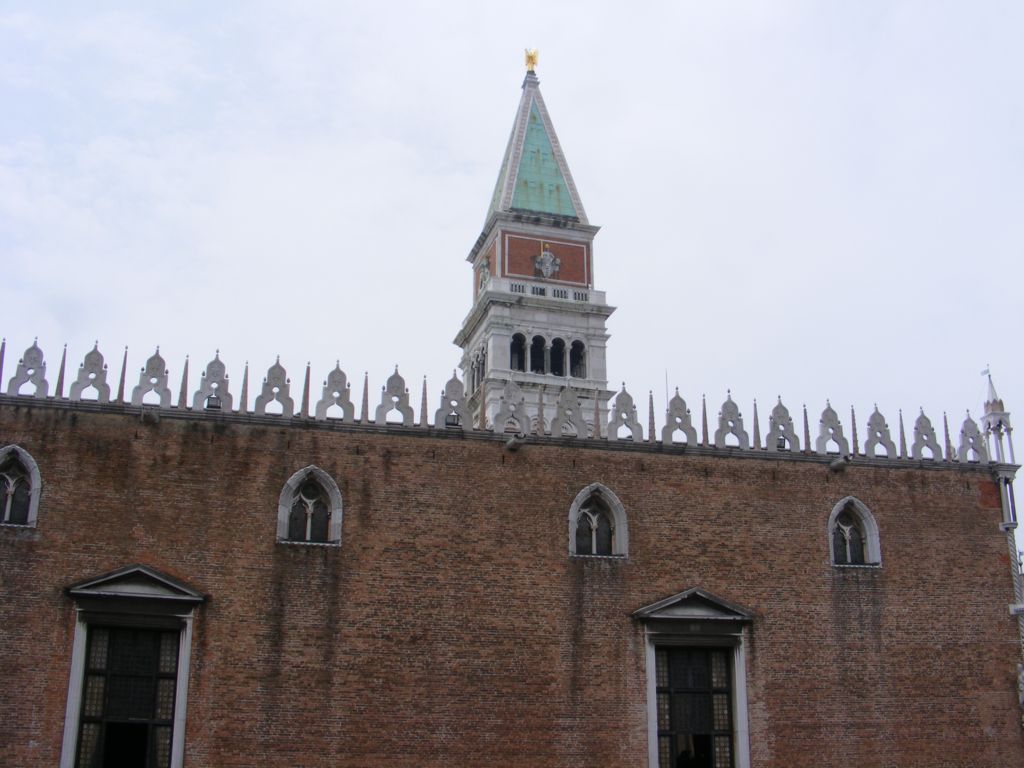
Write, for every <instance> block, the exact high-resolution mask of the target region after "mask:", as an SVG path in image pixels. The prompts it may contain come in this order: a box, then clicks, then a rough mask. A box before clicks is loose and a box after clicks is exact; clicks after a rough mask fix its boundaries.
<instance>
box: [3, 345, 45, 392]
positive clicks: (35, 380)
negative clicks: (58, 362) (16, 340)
mask: <svg viewBox="0 0 1024 768" xmlns="http://www.w3.org/2000/svg"><path fill="white" fill-rule="evenodd" d="M38 341H39V340H38V339H36V340H35V341H33V342H32V346H31V347H29V348H28V349H26V350H25V354H24V355H23V356H22V358H21V360H19V361H18V367H17V369H15V371H14V375H13V376H12V377H11V380H10V382H9V383H8V384H7V394H8V395H18V394H20V392H19V390H20V389H21V388H22V386H24V385H25V384H32V385H33V386H34V387H35V391H34V392H33V393H32V394H31V395H27V397H46V394H47V392H48V391H49V389H50V384H49V382H47V381H46V361H45V360H43V350H41V349H40V348H39V343H38Z"/></svg>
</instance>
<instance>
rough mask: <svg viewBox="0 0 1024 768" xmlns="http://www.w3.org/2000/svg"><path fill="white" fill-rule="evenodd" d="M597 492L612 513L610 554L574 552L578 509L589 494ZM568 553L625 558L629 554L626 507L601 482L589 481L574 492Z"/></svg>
mask: <svg viewBox="0 0 1024 768" xmlns="http://www.w3.org/2000/svg"><path fill="white" fill-rule="evenodd" d="M594 494H598V495H599V496H600V497H601V499H602V500H603V501H604V502H605V503H606V504H607V506H608V509H609V511H610V512H611V513H612V524H613V526H614V529H613V531H614V533H613V536H612V553H611V554H610V555H588V554H582V553H577V552H576V523H577V520H578V519H579V516H580V511H581V509H582V507H583V505H584V504H586V503H587V502H588V501H589V500H590V498H591V496H593V495H594ZM569 555H570V556H571V557H615V558H625V557H628V556H629V523H628V522H627V520H626V508H625V507H624V506H623V505H622V502H621V501H619V497H618V496H616V495H615V493H614V492H613V491H612V490H611V489H610V488H608V487H607V486H606V485H603V484H602V483H591V484H590V485H588V486H587V487H586V488H584V489H583V490H582V491H580V492H579V493H577V494H576V498H575V499H573V502H572V504H571V505H570V506H569Z"/></svg>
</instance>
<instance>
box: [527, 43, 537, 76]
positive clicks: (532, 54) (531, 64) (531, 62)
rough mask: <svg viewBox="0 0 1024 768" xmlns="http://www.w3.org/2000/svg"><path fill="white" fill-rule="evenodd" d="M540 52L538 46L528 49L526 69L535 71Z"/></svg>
mask: <svg viewBox="0 0 1024 768" xmlns="http://www.w3.org/2000/svg"><path fill="white" fill-rule="evenodd" d="M538 56H540V53H539V52H538V51H537V49H536V48H527V49H526V71H527V72H533V71H534V70H535V69H536V68H537V58H538Z"/></svg>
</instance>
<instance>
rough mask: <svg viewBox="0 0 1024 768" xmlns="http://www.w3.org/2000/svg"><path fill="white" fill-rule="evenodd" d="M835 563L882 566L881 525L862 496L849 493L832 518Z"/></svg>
mask: <svg viewBox="0 0 1024 768" xmlns="http://www.w3.org/2000/svg"><path fill="white" fill-rule="evenodd" d="M828 535H829V548H830V551H831V554H832V564H833V565H881V564H882V556H881V551H880V547H879V540H878V525H877V524H876V523H875V518H874V515H872V514H871V511H870V510H869V509H868V508H867V507H866V506H865V505H864V504H863V502H861V501H860V500H859V499H855V498H854V497H852V496H847V497H846V498H845V499H843V500H842V501H840V502H839V503H838V504H836V506H835V508H834V509H833V510H832V514H831V515H830V516H829V521H828Z"/></svg>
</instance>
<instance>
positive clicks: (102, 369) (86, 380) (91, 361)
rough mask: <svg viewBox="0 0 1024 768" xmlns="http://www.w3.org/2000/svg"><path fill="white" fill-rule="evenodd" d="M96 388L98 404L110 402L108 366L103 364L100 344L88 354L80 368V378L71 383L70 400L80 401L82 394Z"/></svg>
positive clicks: (94, 346) (95, 345)
mask: <svg viewBox="0 0 1024 768" xmlns="http://www.w3.org/2000/svg"><path fill="white" fill-rule="evenodd" d="M89 387H94V388H95V389H96V402H97V403H109V402H110V385H109V384H108V383H107V366H106V364H105V363H104V362H103V355H102V353H101V352H100V350H99V342H97V343H96V344H94V345H93V348H92V350H91V351H89V352H87V353H86V355H85V359H84V360H83V361H82V364H81V365H80V366H78V378H77V379H75V380H74V381H73V382H71V389H70V391H69V392H68V399H69V400H72V401H75V402H77V401H79V400H81V399H82V393H83V392H85V391H86V390H88V389H89Z"/></svg>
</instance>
